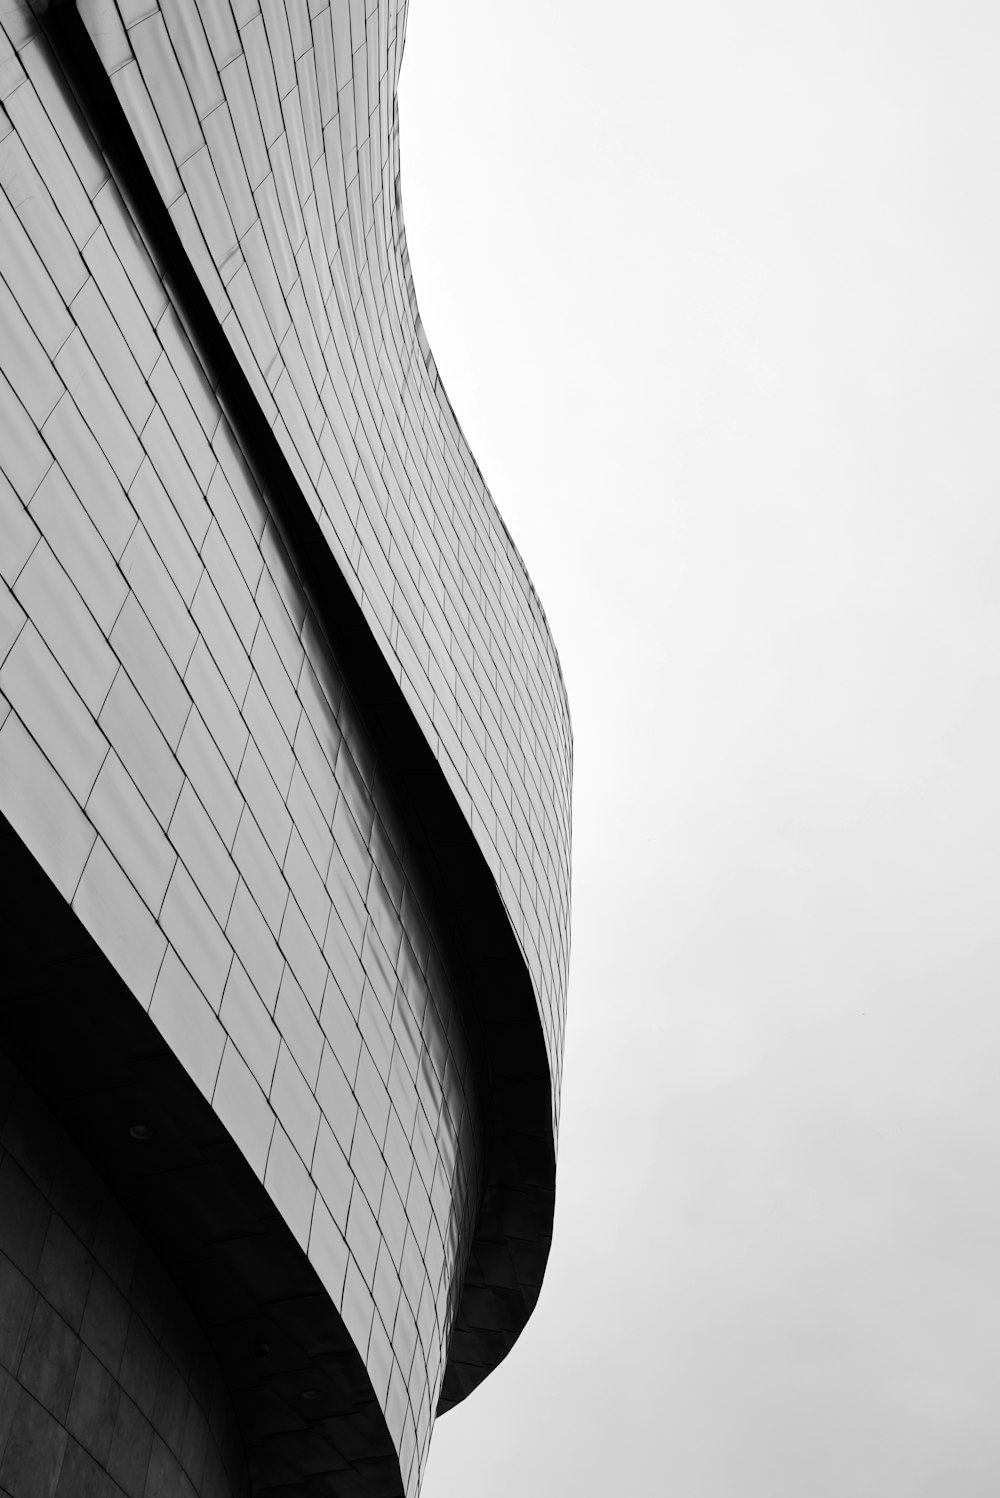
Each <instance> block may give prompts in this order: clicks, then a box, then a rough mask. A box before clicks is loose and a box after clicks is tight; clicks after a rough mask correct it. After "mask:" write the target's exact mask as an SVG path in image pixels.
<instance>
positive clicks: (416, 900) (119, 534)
mask: <svg viewBox="0 0 1000 1498" xmlns="http://www.w3.org/2000/svg"><path fill="white" fill-rule="evenodd" d="M405 15H406V3H405V0H402V3H398V4H397V3H396V0H295V3H292V0H201V3H196V0H31V3H29V0H0V879H2V885H3V898H4V906H3V909H4V925H3V933H4V937H3V948H4V949H3V986H2V989H0V1489H3V1490H7V1491H11V1492H15V1493H20V1492H22V1491H23V1492H25V1493H27V1492H29V1491H30V1492H34V1491H36V1490H37V1491H38V1492H42V1491H45V1492H47V1493H56V1494H59V1495H63V1494H70V1493H77V1492H84V1491H86V1492H88V1493H90V1492H94V1493H102V1494H103V1493H105V1492H106V1493H108V1494H109V1495H111V1494H117V1493H126V1494H128V1495H129V1498H132V1495H134V1498H142V1495H152V1494H156V1493H160V1492H164V1493H165V1492H171V1493H180V1492H184V1493H192V1494H195V1493H196V1494H199V1495H201V1494H211V1495H215V1494H218V1495H219V1498H223V1495H230V1494H232V1495H236V1494H242V1493H247V1492H254V1493H270V1494H273V1495H278V1494H291V1493H296V1494H303V1495H305V1494H312V1493H328V1494H329V1493H333V1494H337V1495H345V1498H354V1495H357V1498H363V1495H376V1494H377V1495H386V1498H388V1495H403V1494H405V1495H407V1498H410V1495H415V1494H416V1493H417V1492H418V1491H419V1487H420V1481H421V1476H422V1472H423V1469H424V1464H425V1461H426V1454H427V1447H428V1442H429V1440H430V1435H431V1430H432V1427H433V1422H434V1418H435V1415H436V1413H438V1412H440V1411H442V1410H445V1409H448V1408H450V1407H451V1406H452V1405H454V1404H455V1403H457V1402H458V1401H459V1400H461V1399H462V1398H464V1397H465V1396H466V1394H468V1393H469V1392H470V1391H471V1390H472V1389H473V1388H474V1387H475V1386H476V1384H477V1383H478V1382H480V1381H481V1379H482V1378H484V1377H485V1376H486V1375H487V1374H488V1373H489V1371H490V1370H491V1369H492V1368H493V1367H495V1366H496V1364H497V1362H499V1361H500V1359H501V1358H503V1357H504V1356H505V1355H506V1353H507V1351H508V1350H509V1348H510V1347H511V1345H512V1344H513V1342H514V1340H515V1339H516V1337H517V1336H518V1334H519V1332H520V1331H521V1329H522V1327H523V1325H524V1323H525V1321H526V1319H527V1317H528V1315H529V1314H530V1313H531V1310H532V1308H533V1306H534V1304H535V1301H536V1299H537V1296H538V1291H539V1287H540V1285H541V1280H542V1275H543V1273H544V1269H545V1262H546V1258H547V1254H548V1246H549V1242H550V1239H551V1227H552V1212H553V1203H554V1173H555V1152H556V1139H557V1131H558V1100H559V1087H560V1075H561V1058H562V1043H563V1029H564V1021H565V1001H566V989H567V980H568V961H569V926H570V794H571V779H572V737H571V729H570V722H569V715H568V708H567V703H566V696H565V691H564V687H563V682H562V676H561V672H560V669H559V662H558V657H557V655H556V652H555V647H554V645H553V642H552V639H551V636H550V633H549V630H548V626H547V623H546V620H545V616H544V613H543V611H542V608H541V605H540V603H539V601H538V598H537V596H536V594H535V592H534V589H533V587H532V585H531V582H530V579H529V578H528V576H527V573H526V571H525V569H524V566H523V563H522V561H521V558H520V556H519V555H518V552H517V550H516V548H515V547H514V544H513V542H512V541H511V539H510V537H509V535H508V533H507V531H506V528H505V527H504V525H503V522H502V520H501V519H500V517H499V514H498V512H497V510H496V508H495V506H494V504H493V501H492V499H491V497H490V495H489V493H488V491H487V489H486V486H485V484H484V482H483V479H482V476H481V475H480V473H479V470H478V468H477V466H476V464H475V461H474V459H473V457H472V454H471V453H470V451H469V448H468V445H467V443H466V441H465V439H464V437H463V435H462V432H461V429H460V428H459V426H458V423H457V421H456V419H455V416H454V413H453V411H452V409H451V405H450V403H449V401H448V398H447V396H446V394H445V392H444V389H443V387H442V384H441V381H440V379H439V377H438V374H437V370H436V366H435V364H434V360H433V357H432V355H431V353H430V350H429V347H428V345H427V341H426V338H425V336H424V333H423V329H422V326H421V323H420V318H419V315H418V312H417V307H416V301H415V297H414V293H413V286H412V278H411V276H410V271H409V259H408V255H407V252H406V244H405V235H404V230H403V222H402V210H401V205H400V190H399V181H400V177H399V130H398V118H397V107H396V84H397V80H398V75H399V67H400V62H401V57H402V45H403V32H404V26H405ZM484 357H488V354H487V353H486V352H485V351H484Z"/></svg>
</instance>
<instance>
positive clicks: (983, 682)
mask: <svg viewBox="0 0 1000 1498" xmlns="http://www.w3.org/2000/svg"><path fill="white" fill-rule="evenodd" d="M998 79H1000V7H998V6H997V5H996V4H995V0H994V3H963V0H948V3H945V0H936V3H926V0H907V3H905V4H904V3H896V0H865V3H863V4H862V3H859V0H837V3H836V4H833V5H831V4H822V5H821V4H819V3H817V0H805V3H803V0H787V3H779V0H759V3H757V4H753V5H751V4H747V3H745V0H743V3H737V0H728V3H727V0H698V3H696V4H687V5H683V6H681V5H669V4H668V5H664V4H663V3H662V0H661V3H653V0H637V3H635V4H633V5H631V6H629V7H627V8H623V10H622V11H620V12H619V11H617V10H616V9H615V8H614V7H612V6H609V5H607V4H600V5H599V4H595V3H593V0H573V3H570V0H507V3H505V4H503V5H496V4H487V3H486V0H412V5H411V9H410V16H409V35H408V40H407V52H406V60H405V64H404V68H403V84H402V90H401V111H402V116H401V130H402V137H401V139H402V163H403V191H404V206H405V210H406V223H407V234H408V239H409V245H410V251H411V256H412V260H413V265H414V273H415V278H416V285H417V294H418V297H419V301H420V305H421V310H422V313H423V317H424V322H425V325H426V327H427V331H428V335H429V337H430V340H431V344H432V347H433V349H434V353H435V356H436V358H437V361H438V365H439V367H440V369H441V371H442V374H443V378H444V380H445V383H446V385H447V387H448V390H449V393H450V395H451V398H452V400H453V402H454V405H455V408H456V411H457V413H458V416H459V419H460V421H461V422H462V424H463V426H464V428H465V431H466V434H467V435H468V437H469V439H470V442H471V444H472V447H473V450H474V451H475V452H476V454H477V456H478V458H479V460H480V463H481V466H482V469H483V472H484V474H485V476H486V479H487V482H488V483H489V484H490V486H491V488H492V491H493V494H494V497H495V498H496V501H497V503H498V505H499V507H500V510H501V512H502V513H503V515H504V516H505V518H506V519H507V521H508V523H509V525H510V527H511V530H512V532H513V535H514V537H515V539H516V541H517V542H518V544H519V546H520V548H521V551H522V554H523V555H524V557H525V560H526V561H527V564H528V567H529V570H530V571H531V573H532V575H533V577H534V579H535V582H536V584H537V586H538V588H539V591H540V593H541V596H542V599H543V601H544V603H545V606H546V609H547V611H548V616H549V620H550V623H551V625H552V628H553V631H554V634H555V638H556V643H557V645H558V647H559V650H560V653H561V657H562V662H563V667H564V671H565V675H566V680H567V683H568V688H569V693H570V705H571V708H572V712H573V720H574V727H575V734H576V783H575V803H574V822H575V846H574V941H573V965H572V978H571V985H570V1023H569V1038H568V1045H567V1056H566V1083H565V1089H564V1094H563V1098H564V1106H563V1133H562V1140H561V1151H560V1163H559V1188H558V1206H557V1213H556V1238H555V1244H554V1247H553V1251H552V1256H551V1259H550V1262H549V1271H548V1276H547V1280H546V1285H545V1289H544V1291H543V1295H542V1299H541V1302H540V1304H539V1307H538V1310H537V1311H536V1313H535V1315H534V1317H533V1319H532V1321H531V1323H530V1325H529V1327H528V1329H527V1330H526V1332H525V1333H524V1335H523V1337H522V1338H521V1341H520V1342H519V1343H518V1345H517V1347H516V1348H515V1349H514V1352H513V1353H512V1354H511V1356H510V1358H509V1359H508V1361H507V1362H506V1363H505V1364H504V1365H503V1366H502V1367H501V1368H500V1369H499V1370H498V1371H497V1372H496V1373H495V1374H494V1375H493V1376H492V1377H491V1378H490V1379H489V1380H488V1381H487V1383H486V1384H485V1385H484V1386H483V1387H482V1388H481V1389H480V1390H479V1391H478V1392H477V1393H476V1394H475V1395H474V1396H473V1397H472V1398H471V1399H470V1400H469V1401H467V1402H466V1403H465V1404H464V1405H463V1406H462V1407H461V1408H460V1409H458V1410H456V1411H455V1412H454V1413H453V1414H450V1415H448V1416H447V1417H445V1418H444V1419H442V1420H441V1421H440V1422H439V1423H438V1426H437V1429H436V1431H435V1436H434V1442H433V1444H432V1455H431V1462H430V1467H429V1472H428V1476H427V1479H426V1482H425V1487H424V1498H511V1495H512V1494H513V1495H518V1498H543V1495H544V1498H553V1495H561V1494H564V1493H565V1494H572V1495H574V1498H597V1495H601V1498H605V1495H608V1494H617V1493H626V1494H632V1493H635V1494H643V1495H646V1494H660V1493H663V1494H665V1495H677V1498H941V1495H942V1494H946V1493H947V1494H949V1495H950V1494H955V1495H960V1498H987V1495H988V1498H995V1495H996V1494H997V1492H998V1491H1000V1421H998V1419H997V1409H996V1400H997V1389H998V1387H1000V1195H998V1173H1000V1172H998V1168H1000V1087H998V1080H1000V1007H998V986H1000V985H998V978H1000V919H998V913H997V907H998V896H1000V774H998V769H1000V691H998V688H1000V590H998V586H997V583H998V572H1000V505H998V498H1000V440H998V431H1000V427H998V420H997V412H998V408H1000V186H998V183H1000V103H998V99H1000V94H998Z"/></svg>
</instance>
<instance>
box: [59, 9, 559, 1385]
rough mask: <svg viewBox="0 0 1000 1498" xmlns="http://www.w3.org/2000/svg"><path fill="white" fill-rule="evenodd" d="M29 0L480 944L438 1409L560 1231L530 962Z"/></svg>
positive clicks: (100, 94)
mask: <svg viewBox="0 0 1000 1498" xmlns="http://www.w3.org/2000/svg"><path fill="white" fill-rule="evenodd" d="M33 4H34V8H35V14H36V17H37V19H38V21H39V24H40V25H41V27H42V29H43V31H44V33H45V35H46V37H47V39H48V41H49V43H50V45H51V46H52V48H53V51H54V52H55V54H56V56H57V58H58V60H59V62H60V64H61V66H62V68H63V71H64V73H65V75H66V77H67V79H68V80H69V82H70V84H71V86H72V88H73V90H74V92H75V94H76V97H77V101H78V103H79V105H80V107H81V109H82V110H83V113H84V115H85V117H86V119H87V120H88V122H89V124H90V127H91V129H92V131H93V133H94V135H95V138H96V139H97V141H98V142H99V144H100V147H101V149H102V151H103V152H104V155H105V157H106V158H107V160H108V161H109V163H110V164H111V166H112V168H113V169H114V171H115V173H116V176H117V178H118V181H119V186H120V187H121V189H122V191H123V194H124V196H125V198H126V200H127V202H128V203H129V206H130V208H131V210H132V212H133V214H134V215H135V217H136V219H137V221H138V222H139V224H140V225H141V226H142V229H143V232H144V233H145V234H146V235H147V236H148V237H149V238H150V240H151V241H152V242H153V243H154V244H155V245H156V247H157V249H158V250H159V252H160V254H161V256H162V259H163V262H164V263H165V264H166V265H168V266H169V267H170V270H169V278H168V279H169V290H170V292H171V295H172V296H173V297H174V299H175V300H176V302H177V303H178V310H179V311H180V312H181V314H182V317H183V321H184V323H185V326H186V327H187V329H188V331H189V333H190V335H191V337H192V341H193V342H194V344H195V347H196V349H197V350H198V353H199V356H200V358H201V359H202V362H203V364H204V365H205V367H206V370H208V371H209V372H210V373H211V374H212V376H213V380H214V381H215V382H216V386H217V392H218V396H219V399H220V401H221V402H222V403H223V404H224V406H225V408H226V411H227V415H228V417H229V420H230V422H231V424H232V426H233V429H234V431H235V432H236V433H237V435H238V437H239V440H240V443H241V445H242V447H243V450H244V453H245V455H246V458H247V461H248V463H249V464H250V467H251V469H252V470H253V472H254V474H255V476H256V477H257V480H258V482H259V484H260V487H261V489H262V491H263V492H264V493H265V494H266V495H267V497H268V500H269V503H270V504H271V505H272V508H273V513H274V516H275V520H276V522H277V523H279V524H280V525H281V527H282V529H283V532H284V537H285V540H286V544H287V546H288V550H289V553H290V555H291V556H292V557H293V558H294V560H295V562H296V564H297V566H298V567H299V568H300V569H301V572H302V576H303V578H304V580H305V583H306V586H307V589H308V591H309V593H310V595H311V597H312V599H313V602H314V606H315V608H316V612H317V616H318V617H319V618H320V620H321V622H322V624H323V627H324V630H325V631H326V633H327V635H328V638H329V639H330V641H331V643H332V645H333V646H334V648H335V651H336V655H337V657H338V658H339V659H341V660H342V661H343V662H344V664H345V666H346V667H347V668H348V671H349V672H350V678H351V682H352V691H353V692H354V693H355V697H356V701H357V702H358V705H359V707H360V708H361V709H362V711H363V713H364V716H365V718H366V720H367V721H368V723H369V726H370V728H371V731H372V734H373V737H374V739H375V741H376V744H377V746H378V751H379V758H380V763H381V764H382V765H383V766H384V767H385V768H386V770H387V771H388V773H389V774H391V775H392V777H393V779H394V780H395V782H396V784H397V786H398V788H399V789H400V791H401V793H402V794H403V796H404V798H405V800H406V801H407V803H408V806H409V810H410V812H411V814H412V816H413V819H414V821H415V822H416V823H417V824H419V825H421V826H422V829H423V835H424V837H425V839H426V842H427V844H428V846H429V848H430V850H431V851H432V853H433V857H434V862H435V865H436V868H437V872H438V874H439V876H440V879H441V882H442V885H443V887H444V889H445V891H446V893H447V895H448V898H449V901H450V903H451V906H452V908H453V910H454V911H455V914H456V918H457V921H458V925H459V928H460V930H461V931H462V934H463V937H464V939H465V942H466V944H467V949H468V951H469V953H470V956H472V954H474V960H473V964H472V965H473V987H474V990H475V992H474V994H473V995H472V1005H473V1008H474V1011H475V1013H476V1015H477V1017H478V1019H479V1020H480V1022H481V1023H482V1026H483V1031H484V1035H485V1039H486V1046H487V1053H488V1062H489V1070H490V1077H491V1081H492V1087H493V1097H492V1099H491V1100H485V1101H486V1102H487V1107H488V1109H489V1118H490V1125H491V1127H490V1129H489V1137H488V1139H487V1165H486V1180H485V1187H484V1195H483V1201H482V1204H481V1207H480V1213H479V1219H478V1223H477V1229H476V1234H475V1237H474V1240H473V1244H472V1249H471V1253H470V1260H469V1265H468V1267H467V1271H466V1275H465V1279H464V1282H463V1288H462V1294H461V1297H460V1299H459V1304H458V1308H457V1315H456V1320H455V1325H454V1332H453V1337H452V1345H451V1348H450V1351H449V1359H448V1364H447V1368H446V1372H445V1378H444V1386H443V1389H442V1394H441V1399H440V1404H439V1409H442V1410H444V1409H449V1408H451V1407H452V1406H453V1405H454V1404H456V1403H458V1402H459V1400H461V1399H462V1398H464V1397H465V1396H466V1394H468V1393H469V1392H471V1390H472V1389H473V1388H474V1387H475V1386H476V1385H477V1384H478V1383H480V1382H481V1381H482V1380H483V1379H484V1378H485V1377H486V1375H487V1374H488V1373H489V1372H490V1371H492V1369H493V1368H494V1367H496V1365H497V1364H498V1363H499V1362H500V1361H501V1360H502V1358H504V1357H505V1356H506V1354H507V1352H508V1351H509V1350H510V1348H511V1347H512V1346H513V1343H514V1342H515V1341H516V1339H517V1337H518V1335H519V1334H520V1332H521V1330H522V1328H523V1327H524V1325H525V1323H526V1321H527V1318H528V1316H529V1315H530V1313H531V1311H532V1310H533V1308H534V1305H535V1302H536V1301H537V1298H538V1292H539V1288H540V1286H541V1281H542V1276H543V1274H544V1270H545V1265H546V1262H547V1259H548V1253H549V1246H550V1243H551V1231H552V1217H553V1211H554V1201H555V1134H554V1123H553V1116H554V1109H553V1095H552V1078H551V1073H550V1069H549V1061H548V1054H547V1049H546V1044H545V1036H544V1031H543V1026H542V1021H541V1016H540V1012H539V1008H538V1003H537V999H536V995H535V992H534V988H533V984H532V981H531V977H530V973H529V970H528V965H527V962H526V959H525V956H524V953H523V952H522V950H521V946H520V942H519V941H518V938H517V935H516V933H515V932H514V929H513V927H512V926H511V923H510V919H509V917H508V913H507V909H506V906H505V904H504V901H503V898H502V895H501V892H500V889H499V887H498V885H497V883H496V880H495V879H494V876H493V874H492V872H491V870H490V867H489V865H488V863H487V861H486V858H485V856H484V854H483V852H482V850H481V849H480V847H479V844H478V842H477V841H476V838H475V835H474V833H473V830H472V828H471V826H470V825H469V823H468V821H467V820H466V818H465V815H464V813H463V812H462V809H461V807H460V806H459V803H458V801H457V800H456V798H455V795H454V792H453V791H452V789H451V787H450V786H449V784H448V781H447V779H446V777H445V774H444V771H443V769H442V767H441V766H440V765H439V763H438V761H437V759H436V757H435V755H434V753H433V751H432V749H431V746H430V745H429V743H428V741H427V739H426V737H425V735H424V733H423V731H422V729H421V727H420V725H419V723H418V722H417V720H416V718H415V716H414V714H413V711H412V709H411V708H410V706H409V705H408V703H407V701H406V698H405V696H404V694H403V691H402V689H401V687H400V685H399V683H398V681H397V680H396V678H395V676H394V674H393V671H392V669H391V667H390V665H389V663H388V661H387V660H386V658H385V656H384V655H383V653H382V650H381V648H380V647H379V645H378V643H377V641H376V640H375V638H374V636H373V634H372V631H371V629H370V628H369V625H368V623H367V621H366V619H365V616H364V614H363V612H362V609H361V606H360V604H359V603H358V601H357V600H356V599H355V597H354V595H353V593H352V591H351V589H350V586H349V584H348V582H347V580H346V578H345V577H344V575H343V573H342V572H341V569H340V567H339V565H338V563H337V561H336V559H335V558H334V556H333V554H332V552H331V550H330V548H329V545H328V543H327V541H326V538H325V536H324V534H323V531H322V528H321V526H320V524H319V522H318V521H317V519H316V517H315V516H314V515H313V513H312V511H311V510H310V508H309V506H308V504H307V502H306V499H305V496H304V495H303V493H302V491H301V489H300V487H299V484H298V482H297V480H296V477H295V475H294V473H293V471H292V469H291V467H290V465H289V463H288V460H287V459H286V457H285V456H284V453H283V452H282V449H281V447H280V445H279V443H278V441H277V438H276V437H275V435H274V433H273V432H272V431H271V429H270V427H269V425H268V423H267V422H266V420H265V419H264V417H263V415H262V413H261V410H260V406H259V403H258V401H257V399H256V397H255V395H254V393H253V390H252V388H251V386H250V384H249V381H248V380H247V378H246V375H245V374H244V372H243V369H242V367H241V365H240V362H239V359H238V357H237V355H236V353H235V352H234V350H233V348H232V345H231V344H230V342H229V339H228V337H227V335H226V333H225V331H224V329H223V328H222V326H221V324H220V322H219V320H218V318H217V316H216V314H215V312H214V311H213V309H212V306H211V303H210V301H209V298H208V296H207V295H206V293H205V290H204V288H203V286H202V284H201V281H200V278H199V276H198V273H197V271H196V270H195V268H194V266H193V265H192V263H191V261H190V259H189V258H188V256H187V254H186V252H185V250H184V247H183V245H182V243H181V241H180V238H179V236H178V234H177V231H176V229H175V228H174V225H173V222H172V220H171V218H170V215H169V212H168V210H167V208H166V206H165V204H164V202H163V199H162V197H161V195H160V193H159V191H158V189H157V187H156V184H155V182H154V179H153V176H152V173H151V172H150V169H149V166H148V164H147V162H146V160H145V157H144V154H143V152H142V149H141V147H140V145H139V143H138V141H137V140H136V137H135V135H134V133H133V131H132V129H131V126H130V124H129V122H128V120H127V118H126V116H125V114H124V112H123V110H122V108H121V105H120V104H119V101H118V99H117V96H116V94H115V92H114V89H113V87H112V85H111V83H110V80H109V78H108V74H107V72H106V71H105V68H104V65H103V63H102V61H101V59H100V56H99V55H98V53H97V50H96V48H95V46H94V44H93V41H92V39H91V37H90V34H89V32H88V30H87V27H86V26H85V24H84V22H83V19H82V17H81V15H80V13H79V11H78V9H77V4H76V0H33ZM449 409H450V404H449ZM463 440H464V439H463ZM498 518H499V517H498ZM511 545H513V543H511ZM522 565H523V564H522ZM538 607H539V609H540V608H541V605H540V604H539V605H538ZM549 638H550V639H551V636H549ZM552 648H553V651H554V646H553V647H552ZM490 1105H491V1106H490Z"/></svg>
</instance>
